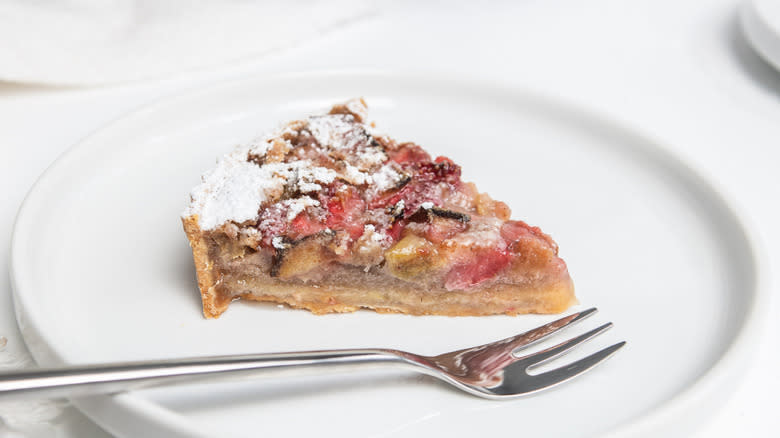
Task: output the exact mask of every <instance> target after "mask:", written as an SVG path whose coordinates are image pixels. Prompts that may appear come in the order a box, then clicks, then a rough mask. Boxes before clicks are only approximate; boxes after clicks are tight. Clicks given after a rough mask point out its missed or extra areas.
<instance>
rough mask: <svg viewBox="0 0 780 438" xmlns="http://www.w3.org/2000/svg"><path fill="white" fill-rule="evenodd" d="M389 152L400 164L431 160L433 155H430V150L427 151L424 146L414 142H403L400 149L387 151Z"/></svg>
mask: <svg viewBox="0 0 780 438" xmlns="http://www.w3.org/2000/svg"><path fill="white" fill-rule="evenodd" d="M387 154H388V156H389V157H390V159H391V160H392V161H395V162H396V163H399V164H406V163H419V162H424V161H431V156H430V155H428V152H425V150H423V148H421V147H420V146H417V145H416V144H414V143H403V144H402V145H400V146H399V148H398V149H396V150H392V151H387Z"/></svg>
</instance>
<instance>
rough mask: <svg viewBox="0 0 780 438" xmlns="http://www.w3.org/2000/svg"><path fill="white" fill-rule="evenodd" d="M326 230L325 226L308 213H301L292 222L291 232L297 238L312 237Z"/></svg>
mask: <svg viewBox="0 0 780 438" xmlns="http://www.w3.org/2000/svg"><path fill="white" fill-rule="evenodd" d="M325 228H326V226H325V224H323V223H322V222H320V221H316V220H314V219H312V218H311V216H309V215H308V214H307V213H306V212H301V213H299V214H298V216H295V219H293V220H292V221H290V230H291V231H292V232H293V233H295V234H296V236H295V237H296V238H301V237H306V236H310V235H312V234H316V233H319V232H320V231H322V230H324V229H325Z"/></svg>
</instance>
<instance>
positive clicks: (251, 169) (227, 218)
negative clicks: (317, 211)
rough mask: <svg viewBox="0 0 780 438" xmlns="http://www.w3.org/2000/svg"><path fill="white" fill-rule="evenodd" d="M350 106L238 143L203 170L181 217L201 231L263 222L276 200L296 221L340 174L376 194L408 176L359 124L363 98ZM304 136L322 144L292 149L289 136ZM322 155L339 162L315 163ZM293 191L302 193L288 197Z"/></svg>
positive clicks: (303, 142)
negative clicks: (264, 210)
mask: <svg viewBox="0 0 780 438" xmlns="http://www.w3.org/2000/svg"><path fill="white" fill-rule="evenodd" d="M345 107H346V109H347V110H348V111H350V112H352V114H328V115H322V116H312V117H309V118H307V119H304V120H302V121H295V122H291V123H289V124H287V125H286V126H284V127H281V128H279V129H278V130H277V131H276V132H275V133H272V134H270V135H266V136H264V137H259V138H257V139H255V140H253V141H251V142H250V143H248V144H246V145H242V146H238V147H237V148H236V149H235V150H234V151H233V152H231V153H229V154H228V155H226V156H225V157H223V158H222V159H221V160H220V161H219V162H218V163H217V166H216V168H214V169H212V170H210V171H208V172H206V173H205V174H204V175H203V177H202V183H201V184H200V185H198V186H197V187H195V189H194V190H193V191H192V193H191V195H190V203H189V205H188V207H187V208H186V209H185V211H184V212H183V214H182V216H183V217H191V216H193V215H197V217H198V225H199V226H200V228H201V229H203V230H213V229H215V228H217V227H219V226H221V225H223V224H225V223H227V222H234V223H242V222H246V221H253V220H258V219H259V214H260V210H261V209H262V208H265V207H266V206H270V207H268V208H272V207H273V208H281V209H283V211H280V213H281V214H282V216H281V217H280V218H284V217H285V212H286V217H287V220H288V221H290V220H292V219H294V218H295V217H296V216H297V215H298V214H299V213H300V212H302V211H303V210H305V209H306V208H308V207H315V206H319V202H318V201H316V200H315V198H317V196H315V194H316V193H317V192H320V191H322V190H324V189H325V187H326V186H328V185H330V184H332V183H333V182H334V181H335V180H336V179H337V178H338V179H341V180H343V181H346V182H348V183H350V184H353V185H359V186H367V189H368V190H369V193H372V194H374V195H376V194H378V193H381V192H383V191H386V190H389V189H392V188H393V187H396V186H397V185H398V184H399V182H400V181H401V180H402V179H403V178H404V177H405V175H403V174H402V173H400V172H398V171H397V170H396V168H395V167H394V165H392V164H388V163H387V161H388V156H387V154H386V153H385V151H384V149H383V148H382V147H379V146H378V144H377V143H376V142H375V141H374V140H373V139H372V137H371V135H370V134H369V131H368V126H367V125H364V124H362V123H359V122H358V120H364V119H365V117H366V114H365V111H366V108H365V105H364V103H363V102H362V101H360V100H359V99H357V100H355V101H350V102H347V103H346V104H345ZM353 114H354V115H353ZM300 135H303V138H307V136H309V135H311V138H313V139H314V140H315V141H316V142H317V144H312V145H309V143H307V142H306V141H305V140H304V141H302V142H299V143H297V144H299V145H300V144H302V145H304V146H299V147H304V148H306V147H309V148H314V149H313V150H311V151H309V152H306V150H305V149H304V150H303V152H301V153H300V154H297V153H296V152H295V151H294V146H293V145H292V143H291V142H290V139H291V138H293V139H295V138H298V136H300ZM282 141H283V142H284V143H282ZM285 144H286V145H287V147H286V148H285ZM307 145H309V146H307ZM290 151H292V152H290ZM318 157H331V158H329V159H330V160H335V162H336V163H337V164H336V165H333V164H329V163H332V162H333V161H330V162H329V161H327V160H326V161H324V162H323V163H324V164H326V165H328V166H329V167H334V168H328V167H321V166H318V165H315V164H313V163H312V161H310V160H315V161H317V160H319V159H320V158H318ZM266 160H268V161H266ZM319 162H322V161H319ZM290 197H293V198H296V199H291V200H289V201H290V202H287V201H288V200H287V199H286V198H290Z"/></svg>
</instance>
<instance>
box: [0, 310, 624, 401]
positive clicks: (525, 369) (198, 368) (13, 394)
mask: <svg viewBox="0 0 780 438" xmlns="http://www.w3.org/2000/svg"><path fill="white" fill-rule="evenodd" d="M595 312H596V309H595V308H592V309H588V310H584V311H582V312H577V313H573V314H571V315H568V316H566V317H563V318H561V319H558V320H556V321H553V322H551V323H549V324H545V325H543V326H541V327H537V328H535V329H532V330H530V331H527V332H525V333H521V334H519V335H517V336H512V337H510V338H506V339H502V340H499V341H496V342H491V343H489V344H484V345H479V346H476V347H470V348H465V349H462V350H457V351H452V352H449V353H444V354H440V355H438V356H421V355H417V354H412V353H407V352H405V351H399V350H390V349H353V350H328V351H303V352H294V353H269V354H253V355H240V356H215V357H203V358H190V359H178V360H160V361H147V362H128V363H119V364H104V365H90V366H75V367H67V368H49V369H37V370H26V371H15V372H11V373H4V374H0V402H2V401H6V400H21V399H30V398H46V397H49V398H59V397H79V396H85V395H94V394H106V393H116V392H122V391H128V390H133V389H141V388H147V387H151V386H158V385H162V384H172V383H185V382H186V383H194V382H215V381H224V380H235V379H248V378H259V377H277V376H284V375H288V376H289V375H294V376H297V375H300V374H310V373H317V372H321V371H325V370H335V371H346V372H351V371H354V370H356V369H365V368H371V367H376V366H386V365H392V366H400V367H403V368H407V369H411V370H413V371H417V372H420V373H423V374H427V375H430V376H433V377H435V378H437V379H440V380H443V381H444V382H447V383H449V384H451V385H452V386H454V387H456V388H458V389H461V390H463V391H466V392H468V393H470V394H473V395H477V396H480V397H485V398H489V399H499V400H503V399H510V398H514V397H518V396H522V395H525V394H530V393H534V392H537V391H540V390H542V389H545V388H550V387H552V386H555V385H557V384H559V383H562V382H565V381H567V380H569V379H571V378H573V377H575V376H577V375H579V374H581V373H583V372H585V371H587V370H589V369H591V368H593V367H594V366H595V365H597V364H599V363H600V362H602V361H603V360H605V359H606V358H608V357H609V356H611V355H612V354H614V353H615V352H616V351H617V350H618V349H620V348H621V347H622V346H623V345H625V341H623V342H619V343H617V344H614V345H612V346H610V347H607V348H604V349H602V350H600V351H598V352H596V353H593V354H591V355H589V356H587V357H585V358H583V359H579V360H577V361H575V362H572V363H570V364H569V365H565V366H562V367H560V368H556V369H553V370H551V371H546V372H542V373H539V374H532V373H529V370H533V368H535V367H538V366H539V365H541V364H543V363H545V362H548V361H550V360H552V359H554V358H556V357H558V356H560V355H562V354H564V353H566V352H569V351H570V350H571V349H573V348H574V347H575V346H576V345H578V344H580V343H582V342H584V341H586V340H588V339H590V338H593V337H594V336H597V335H599V334H601V333H602V332H604V331H605V330H607V329H608V328H610V327H611V326H612V323H607V324H604V325H602V326H600V327H597V328H595V329H593V330H590V331H588V332H586V333H584V334H581V335H579V336H577V337H574V338H571V339H569V340H567V341H564V342H562V343H560V344H558V345H555V346H553V347H550V348H546V349H544V350H541V351H538V352H535V353H531V354H527V355H519V354H518V353H519V352H520V351H521V350H522V349H524V348H526V347H528V346H530V345H533V344H535V343H537V342H539V341H540V340H542V339H544V338H547V337H549V336H550V335H552V334H553V333H556V332H557V331H559V330H561V329H563V328H565V327H569V326H571V325H572V324H574V323H576V322H578V321H581V320H582V319H584V318H587V317H588V316H590V315H592V314H593V313H595Z"/></svg>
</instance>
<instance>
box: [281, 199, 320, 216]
mask: <svg viewBox="0 0 780 438" xmlns="http://www.w3.org/2000/svg"><path fill="white" fill-rule="evenodd" d="M282 202H283V203H284V204H286V207H287V208H288V210H287V221H288V222H289V221H291V220H293V219H295V217H296V216H298V215H299V214H301V212H302V211H303V210H305V209H306V207H319V205H320V202H319V201H316V200H314V199H311V198H310V197H308V196H304V197H302V198H296V199H285V200H284V201H282Z"/></svg>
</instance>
